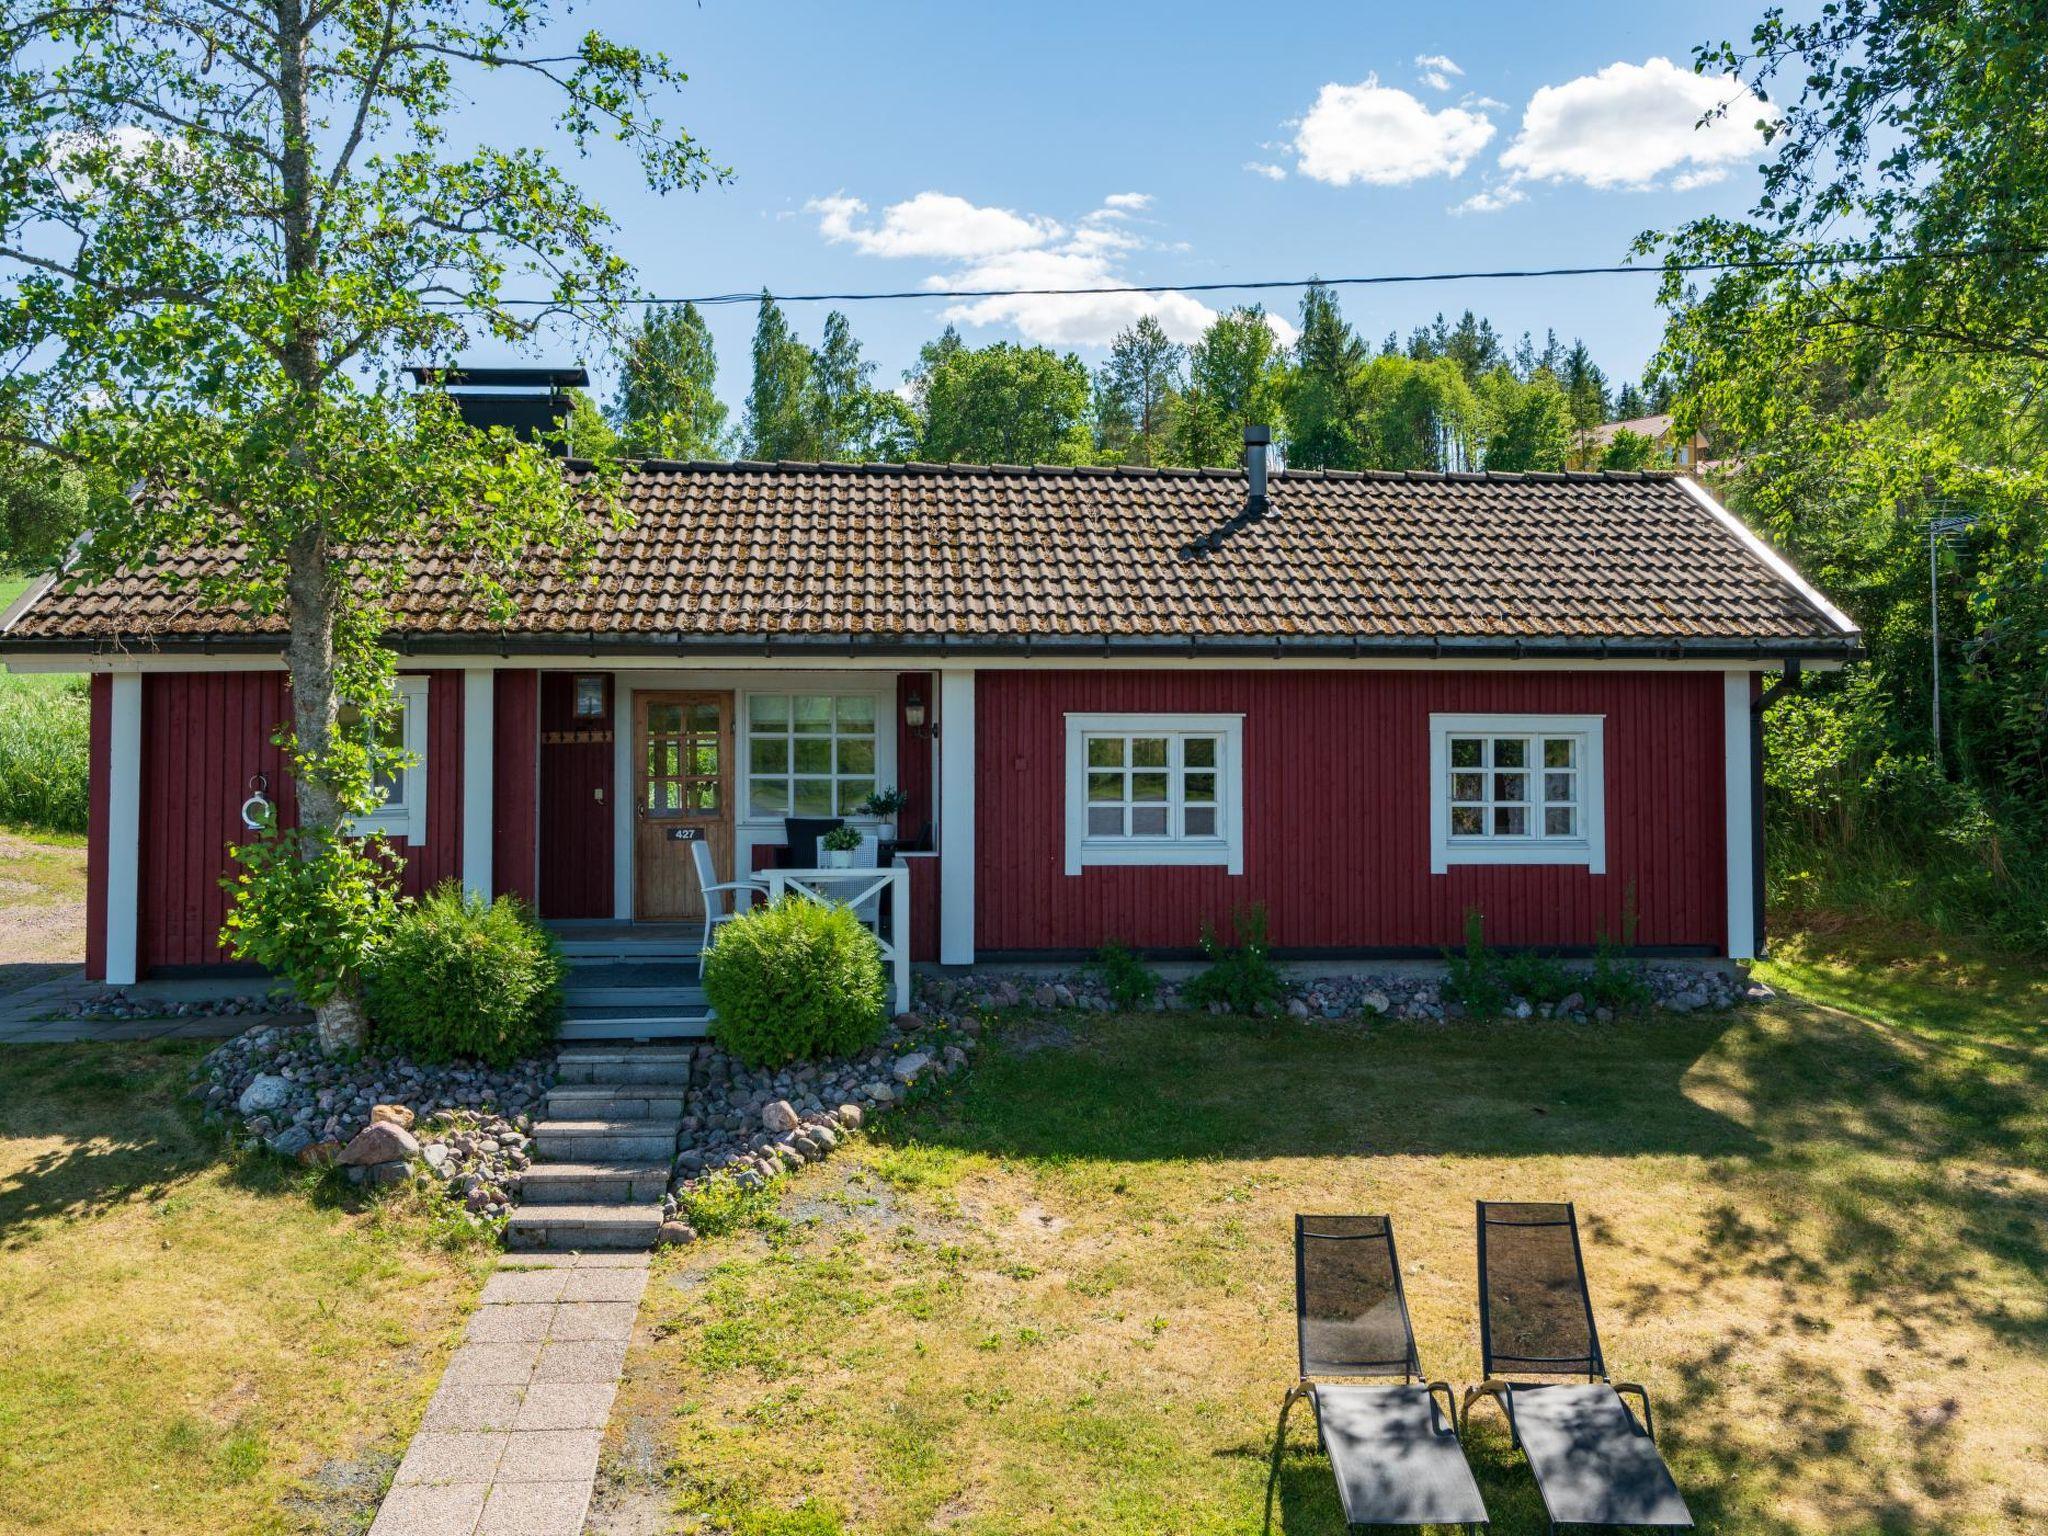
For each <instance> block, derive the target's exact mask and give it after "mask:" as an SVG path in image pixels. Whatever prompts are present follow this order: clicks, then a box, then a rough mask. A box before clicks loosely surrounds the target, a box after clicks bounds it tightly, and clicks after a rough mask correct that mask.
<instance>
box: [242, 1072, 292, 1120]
mask: <svg viewBox="0 0 2048 1536" xmlns="http://www.w3.org/2000/svg"><path fill="white" fill-rule="evenodd" d="M291 1096H292V1085H291V1084H290V1083H288V1082H286V1081H285V1080H284V1079H283V1078H281V1077H279V1076H278V1075H277V1074H276V1073H274V1072H259V1073H257V1074H256V1076H255V1077H254V1078H252V1079H250V1082H249V1086H248V1087H246V1088H244V1089H243V1090H242V1096H241V1097H240V1098H239V1099H237V1100H235V1108H236V1109H238V1110H240V1111H241V1112H242V1118H243V1119H245V1120H246V1119H248V1118H249V1117H250V1116H251V1115H265V1114H269V1113H270V1112H271V1111H272V1110H276V1109H283V1108H284V1106H285V1105H286V1104H287V1103H288V1102H289V1101H290V1099H291Z"/></svg>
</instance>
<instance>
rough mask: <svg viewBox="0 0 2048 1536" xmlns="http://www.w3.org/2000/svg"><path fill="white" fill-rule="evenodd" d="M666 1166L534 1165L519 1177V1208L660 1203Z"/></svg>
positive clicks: (664, 1164) (665, 1184)
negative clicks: (527, 1206)
mask: <svg viewBox="0 0 2048 1536" xmlns="http://www.w3.org/2000/svg"><path fill="white" fill-rule="evenodd" d="M668 1176H669V1165H668V1164H667V1163H654V1164H649V1165H647V1166H645V1167H642V1166H638V1165H636V1164H633V1163H535V1164H534V1165H533V1166H532V1167H530V1168H528V1169H527V1170H526V1172H525V1173H524V1174H522V1175H521V1176H520V1184H519V1199H520V1202H521V1204H523V1205H611V1204H614V1203H616V1204H620V1205H629V1204H633V1203H635V1202H640V1203H644V1202H646V1201H649V1200H656V1201H658V1200H660V1199H661V1197H662V1195H663V1194H664V1193H665V1192H666V1191H667V1189H668Z"/></svg>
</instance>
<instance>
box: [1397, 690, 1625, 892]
mask: <svg viewBox="0 0 2048 1536" xmlns="http://www.w3.org/2000/svg"><path fill="white" fill-rule="evenodd" d="M1606 727H1607V717H1606V716H1605V715H1431V716H1430V717H1429V825H1430V839H1429V870H1430V873H1431V874H1434V875H1441V874H1444V873H1446V872H1448V871H1449V869H1450V868H1451V866H1453V865H1460V864H1583V865H1584V866H1585V867H1586V870H1587V872H1588V873H1589V874H1595V875H1604V874H1606V873H1607V753H1606V740H1605V738H1606ZM1453 736H1529V737H1539V736H1571V737H1575V738H1577V740H1578V742H1579V763H1578V768H1577V772H1578V776H1579V798H1578V808H1579V835H1578V836H1576V837H1545V836H1543V835H1542V834H1541V833H1540V832H1537V833H1531V834H1529V835H1527V836H1523V837H1502V836H1498V835H1494V834H1490V833H1489V834H1488V835H1486V836H1482V837H1458V838H1454V837H1452V836H1451V738H1452V737H1453ZM1527 771H1528V772H1529V773H1530V774H1531V776H1532V777H1534V778H1538V779H1540V776H1541V775H1542V772H1543V769H1542V766H1541V764H1540V763H1535V764H1532V765H1531V766H1530V767H1529V769H1528V770H1527ZM1532 787H1533V786H1532ZM1533 810H1534V812H1535V815H1536V816H1537V817H1539V818H1540V817H1541V815H1542V811H1543V804H1542V800H1541V797H1540V796H1538V797H1536V798H1535V799H1534V801H1533Z"/></svg>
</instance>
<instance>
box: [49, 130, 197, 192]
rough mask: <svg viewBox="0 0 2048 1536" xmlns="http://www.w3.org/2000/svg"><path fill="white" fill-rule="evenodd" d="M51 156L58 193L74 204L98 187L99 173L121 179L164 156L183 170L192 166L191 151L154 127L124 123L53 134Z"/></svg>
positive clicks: (169, 162)
mask: <svg viewBox="0 0 2048 1536" xmlns="http://www.w3.org/2000/svg"><path fill="white" fill-rule="evenodd" d="M44 142H45V144H46V146H47V148H48V150H49V156H50V175H51V179H52V180H54V181H55V182H56V183H57V190H58V191H59V192H60V193H62V194H63V195H64V196H65V197H66V198H69V199H70V200H71V201H73V202H78V201H81V200H83V199H84V198H87V197H89V196H91V195H92V193H93V192H94V190H95V188H96V187H97V186H98V184H99V180H100V170H101V169H104V170H106V171H112V172H114V173H115V179H116V180H117V181H118V180H120V179H121V178H122V177H125V176H129V175H131V174H133V173H136V172H140V171H143V170H145V169H146V168H147V167H148V165H149V162H150V161H151V159H152V157H154V156H156V155H158V154H161V155H162V156H163V160H164V163H165V164H168V165H169V166H171V167H172V168H173V169H174V170H183V169H185V168H186V167H187V166H189V165H190V164H191V163H192V154H191V151H190V149H189V148H188V147H187V146H186V145H185V144H183V143H181V142H179V141H177V140H174V139H171V138H169V137H167V136H166V135H164V134H161V133H158V132H156V130H154V129H152V128H140V127H137V126H136V125H135V124H133V123H121V124H117V125H116V126H115V127H112V128H109V129H106V130H105V131H104V132H102V131H100V130H98V129H84V128H73V129H65V130H62V131H60V132H57V133H53V134H51V135H50V136H49V137H48V138H47V139H46V140H45V141H44Z"/></svg>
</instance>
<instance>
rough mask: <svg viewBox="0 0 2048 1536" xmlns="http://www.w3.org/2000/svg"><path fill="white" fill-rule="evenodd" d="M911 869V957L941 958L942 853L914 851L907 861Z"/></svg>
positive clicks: (905, 863) (917, 958)
mask: <svg viewBox="0 0 2048 1536" xmlns="http://www.w3.org/2000/svg"><path fill="white" fill-rule="evenodd" d="M903 864H904V867H905V868H906V869H908V870H909V871H910V903H909V905H910V958H911V959H912V960H937V959H938V958H939V856H938V855H937V854H936V853H913V854H911V855H910V856H909V857H907V858H905V859H904V861H903Z"/></svg>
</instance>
